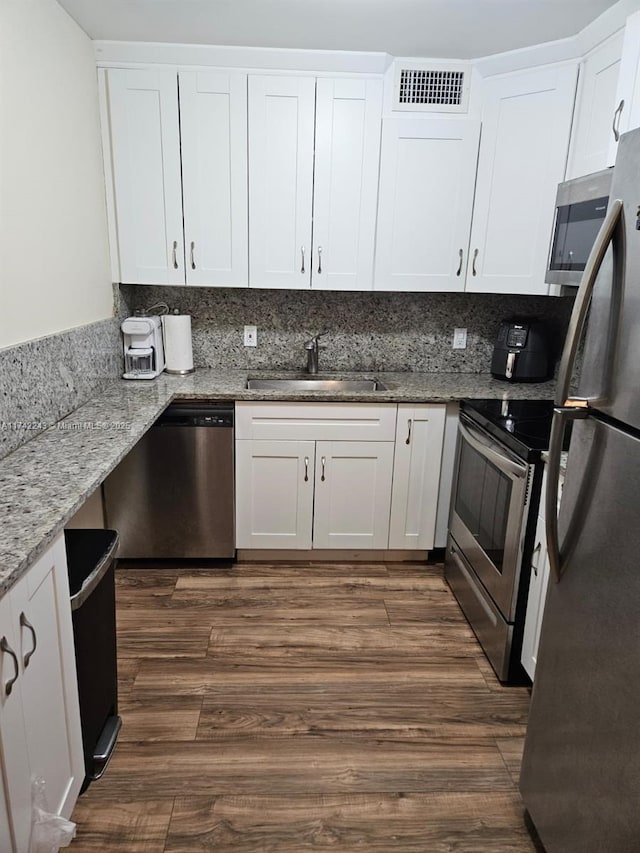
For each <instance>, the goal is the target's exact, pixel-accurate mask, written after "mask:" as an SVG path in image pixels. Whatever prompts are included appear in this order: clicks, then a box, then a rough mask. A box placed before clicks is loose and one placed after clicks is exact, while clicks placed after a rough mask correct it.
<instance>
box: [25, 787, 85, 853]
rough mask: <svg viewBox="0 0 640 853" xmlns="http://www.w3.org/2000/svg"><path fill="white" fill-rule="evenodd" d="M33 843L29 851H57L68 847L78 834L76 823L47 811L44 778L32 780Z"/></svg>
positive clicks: (53, 852) (31, 852)
mask: <svg viewBox="0 0 640 853" xmlns="http://www.w3.org/2000/svg"><path fill="white" fill-rule="evenodd" d="M31 803H32V816H31V843H30V845H29V853H57V851H58V850H59V849H60V847H68V846H69V844H71V842H72V840H73V839H74V838H75V835H76V825H75V823H73V822H72V821H70V820H66V819H65V818H63V817H60V815H56V814H51V813H50V812H49V811H47V794H46V789H45V781H44V779H32V780H31Z"/></svg>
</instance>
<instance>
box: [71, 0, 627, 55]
mask: <svg viewBox="0 0 640 853" xmlns="http://www.w3.org/2000/svg"><path fill="white" fill-rule="evenodd" d="M59 3H60V4H61V5H62V6H63V7H64V8H65V9H66V10H67V11H68V12H69V14H70V15H71V16H72V17H73V18H74V19H75V20H76V21H77V22H78V23H79V24H80V26H81V27H82V28H83V29H84V30H85V32H87V34H88V35H89V36H91V38H93V39H107V40H116V41H150V42H173V43H184V44H213V45H245V46H248V47H284V48H299V49H315V50H362V51H383V52H386V53H390V54H392V55H393V56H430V57H431V56H441V57H451V58H460V59H471V58H474V57H479V56H488V55H490V54H494V53H501V52H503V51H506V50H512V49H515V48H520V47H526V46H528V45H533V44H538V43H540V42H545V41H553V40H555V39H561V38H565V37H567V36H571V35H575V34H576V33H577V32H579V31H580V30H581V29H582V28H583V27H584V26H586V25H587V24H588V23H590V22H591V21H593V20H594V19H595V18H596V17H598V15H600V14H601V13H602V12H603V11H604V10H605V9H607V8H609V7H610V6H613V5H614V3H615V0H59Z"/></svg>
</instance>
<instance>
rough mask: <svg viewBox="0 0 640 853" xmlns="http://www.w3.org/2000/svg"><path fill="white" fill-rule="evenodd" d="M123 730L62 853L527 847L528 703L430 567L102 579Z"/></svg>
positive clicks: (463, 852)
mask: <svg viewBox="0 0 640 853" xmlns="http://www.w3.org/2000/svg"><path fill="white" fill-rule="evenodd" d="M116 583H117V601H118V652H119V674H120V710H121V714H122V717H123V729H122V733H121V737H120V742H119V745H118V747H117V749H116V753H115V755H114V758H113V760H112V762H111V765H110V766H109V768H108V770H107V773H106V774H105V776H104V778H103V779H102V780H100V781H99V782H96V783H94V784H93V785H92V786H91V787H90V788H89V790H88V791H87V792H86V793H85V794H84V795H83V796H82V797H81V798H80V800H79V801H78V804H77V806H76V809H75V811H74V815H73V819H74V820H75V821H76V822H77V824H78V832H77V838H76V840H75V841H74V842H73V843H72V845H71V848H70V849H71V850H72V851H74V853H82V851H87V853H88V851H98V850H99V851H109V853H120V851H122V853H164V851H166V853H169V851H170V853H191V851H215V853H225V851H246V853H263V851H264V853H266V851H283V853H288V851H291V853H293V851H304V850H324V849H330V850H335V851H351V850H364V851H389V853H392V851H401V853H412V851H416V853H444V851H456V853H533V851H534V850H535V846H534V844H533V842H532V841H531V839H530V837H529V835H528V834H527V831H526V829H525V825H524V820H523V806H522V802H521V800H520V796H519V794H518V790H517V774H518V766H519V761H520V756H521V749H522V741H523V735H524V730H525V723H526V716H527V708H528V702H529V691H528V690H527V689H526V688H513V687H509V688H505V687H502V686H501V685H500V683H499V682H498V681H497V680H496V678H495V676H494V675H493V670H492V669H491V667H490V666H489V664H488V663H487V661H486V659H485V658H484V656H483V654H482V652H481V651H480V648H479V646H478V645H477V643H476V640H475V638H474V636H473V633H472V632H471V630H470V628H469V627H468V625H467V623H466V621H465V620H464V617H463V616H462V614H461V612H460V610H459V608H458V605H457V604H456V602H455V600H454V598H453V596H452V595H451V593H450V591H449V589H448V587H447V585H446V583H445V582H444V580H443V578H442V569H441V567H439V566H424V565H422V564H420V565H417V564H416V565H404V564H403V565H396V564H372V565H321V566H319V565H299V566H293V565H277V566H265V565H250V564H238V565H234V566H233V567H231V568H229V569H224V568H223V569H219V568H217V569H213V570H209V571H200V570H194V569H144V570H142V569H119V570H118V572H117V581H116Z"/></svg>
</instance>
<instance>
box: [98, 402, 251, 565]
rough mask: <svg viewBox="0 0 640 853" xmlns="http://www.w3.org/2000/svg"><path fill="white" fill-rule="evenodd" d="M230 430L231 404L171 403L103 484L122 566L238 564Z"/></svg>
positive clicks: (106, 506)
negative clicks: (135, 562) (134, 562)
mask: <svg viewBox="0 0 640 853" xmlns="http://www.w3.org/2000/svg"><path fill="white" fill-rule="evenodd" d="M233 423H234V406H233V403H202V402H177V403H173V404H171V405H170V406H169V407H168V408H167V409H166V410H165V411H164V412H163V414H162V415H161V416H160V417H159V418H158V420H157V421H156V423H155V424H154V425H153V426H152V427H151V429H150V430H149V431H148V432H147V433H146V434H145V435H144V436H143V437H142V438H141V439H140V441H139V442H138V444H136V446H135V447H134V448H133V450H131V451H130V453H129V454H128V455H127V456H126V457H125V458H124V459H123V460H122V462H121V463H120V464H119V465H118V467H117V468H116V469H115V470H114V471H113V472H112V473H111V474H110V475H109V477H107V479H106V480H105V483H104V496H105V511H106V518H107V525H108V526H109V527H111V528H112V529H114V530H117V531H118V533H119V534H120V550H119V553H118V556H119V557H120V558H123V557H124V558H131V559H136V558H146V559H149V558H173V559H181V558H200V559H202V558H220V557H234V556H235V534H234V489H233Z"/></svg>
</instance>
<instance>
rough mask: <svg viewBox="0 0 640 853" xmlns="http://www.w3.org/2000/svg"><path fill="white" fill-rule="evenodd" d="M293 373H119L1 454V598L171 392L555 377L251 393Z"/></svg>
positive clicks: (389, 394) (452, 396) (530, 394)
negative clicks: (255, 384) (138, 376)
mask: <svg viewBox="0 0 640 853" xmlns="http://www.w3.org/2000/svg"><path fill="white" fill-rule="evenodd" d="M248 375H250V376H255V377H259V376H261V375H262V376H263V377H264V376H269V377H276V376H277V377H287V376H294V375H295V374H292V373H287V372H278V371H269V372H268V373H267V372H264V373H262V374H260V373H256V372H252V373H249V374H247V371H246V370H226V371H225V370H207V369H201V370H197V371H196V372H195V373H194V374H192V375H191V376H186V377H179V376H168V375H166V374H163V375H161V376H160V377H158V378H157V379H155V380H153V381H137V382H135V381H134V382H127V381H124V380H118V381H114V382H113V383H112V384H111V385H110V386H108V388H107V389H106V390H105V391H103V392H102V393H100V394H99V395H98V396H96V397H95V398H94V399H92V400H90V401H89V402H88V403H85V404H84V405H83V406H81V407H80V408H78V409H77V410H76V411H75V412H73V413H72V414H70V415H68V416H67V417H66V418H64V419H63V420H61V421H59V422H58V423H57V424H55V425H54V426H52V427H50V428H49V429H47V430H46V431H45V432H42V433H40V434H39V435H38V436H37V437H36V438H34V439H32V440H31V441H29V442H27V443H26V444H23V445H22V446H21V447H19V448H18V449H17V450H15V451H14V452H13V453H11V454H10V455H9V456H7V457H5V458H4V459H3V460H1V461H0V596H2V595H3V594H4V593H5V592H6V591H7V590H8V589H10V588H11V586H12V585H13V584H14V583H15V582H16V580H18V578H19V577H20V576H21V575H22V574H23V573H24V572H25V571H26V569H27V568H28V567H29V566H30V565H31V564H32V563H33V562H34V560H35V559H36V558H37V557H38V556H39V555H40V554H41V553H43V551H44V550H45V549H46V548H47V547H48V546H49V544H50V543H51V542H52V541H53V540H54V539H55V537H56V536H57V535H58V534H59V532H60V531H61V530H62V529H63V528H64V526H65V524H66V523H67V522H68V520H69V519H70V518H71V517H72V516H73V515H74V514H75V513H76V512H77V510H78V509H80V507H81V506H82V504H83V503H84V502H85V500H86V499H87V498H88V497H89V496H90V495H91V494H92V492H94V491H95V489H96V488H98V486H99V485H100V484H101V483H102V481H103V480H104V479H105V477H106V476H107V475H108V474H109V473H110V472H111V471H112V470H113V469H114V468H115V467H116V465H117V464H118V463H119V462H120V460H121V459H122V458H123V457H124V456H125V455H126V454H127V453H128V452H129V450H131V448H132V447H133V446H134V445H135V444H136V442H137V441H138V440H139V439H140V438H141V436H142V435H143V434H144V433H145V432H146V431H147V429H148V428H149V427H150V426H151V425H152V424H153V422H154V421H155V420H156V419H157V418H158V416H159V415H160V414H161V413H162V411H163V410H164V409H165V408H166V406H167V405H168V404H169V403H170V402H171V401H172V400H173V399H181V398H182V399H212V400H254V401H258V400H268V401H276V400H282V401H296V400H297V401H301V400H306V401H323V402H328V401H334V402H374V401H375V402H378V403H385V402H386V403H389V402H394V403H426V402H432V403H448V402H452V401H457V400H461V399H463V398H464V397H471V398H475V399H483V398H493V399H502V398H504V399H530V400H540V399H550V398H552V397H553V393H554V389H555V386H554V383H553V382H544V383H535V384H533V383H531V384H527V383H508V382H501V381H499V380H496V379H493V378H492V377H491V376H490V375H488V374H473V373H462V374H461V373H381V372H367V373H357V374H353V373H352V374H349V373H341V374H336V375H335V376H333V377H332V378H337V377H338V376H339V377H342V378H349V377H350V376H351V377H357V378H365V377H374V376H375V377H377V378H378V379H379V380H380V382H381V383H382V384H383V385H384V386H385V387H386V389H387V390H385V391H372V392H348V393H345V392H330V393H327V392H318V391H306V392H305V391H303V392H295V393H283V392H281V391H247V390H246V387H245V385H246V380H247V376H248Z"/></svg>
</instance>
